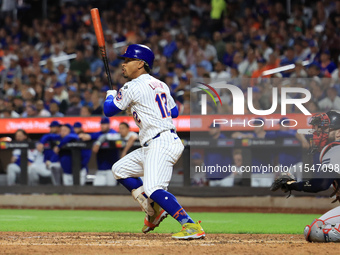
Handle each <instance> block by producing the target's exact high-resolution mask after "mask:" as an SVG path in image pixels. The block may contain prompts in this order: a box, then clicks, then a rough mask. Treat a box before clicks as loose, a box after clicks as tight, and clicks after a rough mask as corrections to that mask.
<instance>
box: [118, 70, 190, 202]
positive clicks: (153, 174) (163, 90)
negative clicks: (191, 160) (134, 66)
mask: <svg viewBox="0 0 340 255" xmlns="http://www.w3.org/2000/svg"><path fill="white" fill-rule="evenodd" d="M120 91H121V94H122V97H121V99H119V100H117V98H115V101H114V103H115V105H117V107H119V108H120V109H122V110H125V109H126V108H127V107H128V106H131V112H135V113H136V115H135V114H134V118H135V122H136V125H137V126H138V127H139V129H140V132H139V140H140V142H141V144H145V142H147V143H148V146H147V147H142V148H139V149H137V150H134V151H132V152H131V153H129V154H128V155H126V156H125V157H123V158H122V159H120V160H119V161H118V162H116V163H115V164H114V165H113V166H112V171H113V173H114V176H115V178H116V179H125V178H128V177H141V176H144V184H143V186H144V190H145V193H146V195H147V196H150V195H151V194H152V193H153V192H154V191H155V190H157V189H165V190H166V189H167V187H168V185H169V182H170V179H171V175H172V170H173V165H174V164H175V163H176V162H177V160H178V159H179V158H180V156H181V154H182V152H183V149H184V146H183V144H182V142H181V140H180V139H179V138H178V136H177V134H175V133H172V132H170V130H171V129H175V126H174V124H173V123H172V118H171V116H168V114H169V115H170V113H168V112H169V111H170V110H171V109H172V108H173V107H175V106H176V104H175V101H174V100H173V98H172V97H171V95H170V90H169V88H168V86H167V85H166V84H165V83H163V82H162V81H160V80H157V79H156V78H154V77H152V76H150V75H149V74H143V75H141V76H139V77H138V78H136V79H134V80H132V81H130V82H128V83H126V84H125V85H124V86H123V88H121V90H120ZM165 98H166V102H165V101H163V100H165ZM157 99H158V101H157ZM159 99H162V101H161V102H160V101H159ZM165 105H166V106H165ZM160 107H163V108H162V109H161V108H160ZM162 110H163V111H162ZM159 133H160V136H159V137H157V138H156V139H153V138H154V137H155V136H156V135H157V134H159Z"/></svg>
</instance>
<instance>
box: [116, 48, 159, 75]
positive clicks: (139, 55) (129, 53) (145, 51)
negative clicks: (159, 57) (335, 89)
mask: <svg viewBox="0 0 340 255" xmlns="http://www.w3.org/2000/svg"><path fill="white" fill-rule="evenodd" d="M119 58H122V59H124V58H135V59H140V60H143V61H144V62H145V64H146V65H148V66H149V68H150V69H152V65H153V60H154V59H155V55H154V54H153V52H152V50H151V49H150V48H149V47H147V46H145V45H142V44H131V45H129V47H127V49H126V50H125V53H124V54H123V55H120V56H119Z"/></svg>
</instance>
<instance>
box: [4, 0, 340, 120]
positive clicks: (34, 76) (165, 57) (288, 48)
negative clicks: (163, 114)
mask: <svg viewBox="0 0 340 255" xmlns="http://www.w3.org/2000/svg"><path fill="white" fill-rule="evenodd" d="M61 2H62V3H61V4H60V5H59V4H54V5H53V6H49V8H48V12H47V18H40V17H37V18H35V19H33V20H31V22H23V21H22V20H21V19H20V15H19V16H18V17H17V19H16V18H13V16H12V15H9V14H8V15H3V17H2V18H1V20H0V21H1V28H0V71H1V75H0V78H1V81H0V88H1V96H0V111H1V113H0V114H1V117H5V118H8V117H35V116H46V117H47V116H52V117H56V116H58V117H59V116H74V115H77V116H91V115H102V106H101V105H102V101H103V100H104V98H105V92H106V90H107V89H108V88H109V84H108V82H107V79H106V75H105V70H104V65H103V62H102V60H101V55H100V53H99V50H98V46H97V42H96V37H95V34H94V31H93V26H92V22H91V16H90V9H91V8H92V7H97V6H94V5H91V3H92V2H91V1H81V3H77V1H73V2H66V1H61ZM118 2H119V4H114V3H112V4H110V1H107V2H105V3H106V5H105V6H107V7H108V8H100V6H98V7H99V8H100V11H101V19H102V25H103V30H104V36H105V40H106V47H107V54H108V58H109V67H110V70H111V74H112V78H113V83H114V84H113V85H114V88H115V89H119V88H120V87H121V86H122V85H123V84H124V82H126V80H125V79H124V78H123V77H122V76H121V68H120V65H121V61H120V60H119V59H118V58H117V56H118V55H119V54H121V53H122V52H124V50H125V48H126V45H128V44H131V43H142V44H146V45H148V46H149V47H150V48H151V49H152V50H153V51H154V53H155V63H154V68H153V70H152V75H154V76H156V77H158V78H159V79H161V80H163V81H165V82H166V83H167V84H168V85H169V87H170V89H171V92H172V95H173V97H174V98H175V99H176V102H177V104H178V106H179V109H180V113H181V114H189V113H190V103H189V102H190V101H189V100H190V85H189V84H190V80H192V79H193V78H195V79H201V78H206V79H208V81H209V82H212V81H214V80H218V79H226V80H229V81H231V82H234V83H233V84H234V85H238V86H240V87H241V88H242V89H244V88H246V87H249V86H252V87H253V89H254V92H255V93H257V94H258V95H256V102H258V105H257V106H256V107H258V108H257V109H268V108H266V107H268V104H270V101H269V100H268V94H269V93H270V89H271V88H272V87H273V86H299V87H305V88H308V89H309V90H310V91H311V92H312V100H311V101H310V102H309V103H308V104H309V105H308V107H309V109H310V110H311V111H312V112H317V111H327V110H328V109H331V108H332V109H338V110H340V98H339V95H340V72H339V66H340V57H339V53H340V37H339V36H340V1H339V0H337V1H332V0H324V1H291V6H290V7H289V8H287V6H285V4H286V1H269V0H243V1H242V0H238V1H236V0H234V1H223V0H211V1H210V0H183V1H150V0H142V1H118ZM93 3H95V2H93ZM99 4H103V1H99V2H98V5H99ZM27 11H30V10H29V9H28V10H27ZM72 54H75V55H72ZM74 56H76V57H74ZM291 64H293V66H292V69H289V70H286V71H276V72H272V73H270V74H268V73H265V71H268V70H271V69H273V68H277V67H280V66H286V65H291ZM268 78H289V80H288V81H285V80H280V81H279V82H277V83H275V82H272V81H271V82H268ZM305 78H309V79H305ZM228 93H229V92H228V91H225V92H223V91H222V96H224V97H226V98H227V100H228V98H229V97H230V95H229V94H228ZM292 96H293V97H294V96H295V95H292ZM296 96H297V95H296ZM230 100H231V99H230ZM230 100H229V101H230ZM254 101H255V99H254ZM231 103H232V102H231V101H230V102H229V106H230V105H231ZM269 106H270V105H269ZM226 107H227V108H226V109H220V110H222V111H223V113H226V112H227V113H231V111H230V109H229V108H228V104H226ZM256 107H255V108H256ZM212 111H213V112H214V111H215V112H218V111H219V109H212ZM295 111H298V109H291V112H295Z"/></svg>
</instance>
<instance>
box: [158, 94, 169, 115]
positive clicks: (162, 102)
mask: <svg viewBox="0 0 340 255" xmlns="http://www.w3.org/2000/svg"><path fill="white" fill-rule="evenodd" d="M155 101H156V102H157V103H158V107H159V110H160V111H161V114H162V118H167V117H170V115H171V113H170V112H169V110H168V105H167V102H168V101H167V98H166V94H165V93H162V94H160V95H159V94H156V98H155Z"/></svg>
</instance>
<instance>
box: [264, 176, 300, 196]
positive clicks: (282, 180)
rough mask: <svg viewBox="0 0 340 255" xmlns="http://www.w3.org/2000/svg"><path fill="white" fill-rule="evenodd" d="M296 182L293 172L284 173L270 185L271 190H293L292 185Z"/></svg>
mask: <svg viewBox="0 0 340 255" xmlns="http://www.w3.org/2000/svg"><path fill="white" fill-rule="evenodd" d="M294 182H296V179H295V177H294V175H292V174H291V173H283V174H281V175H279V176H278V177H276V179H275V181H274V182H273V184H272V186H271V187H270V190H271V191H277V190H278V189H281V190H283V191H284V192H285V193H286V192H288V191H291V190H292V189H291V187H290V185H291V184H292V183H294Z"/></svg>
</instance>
